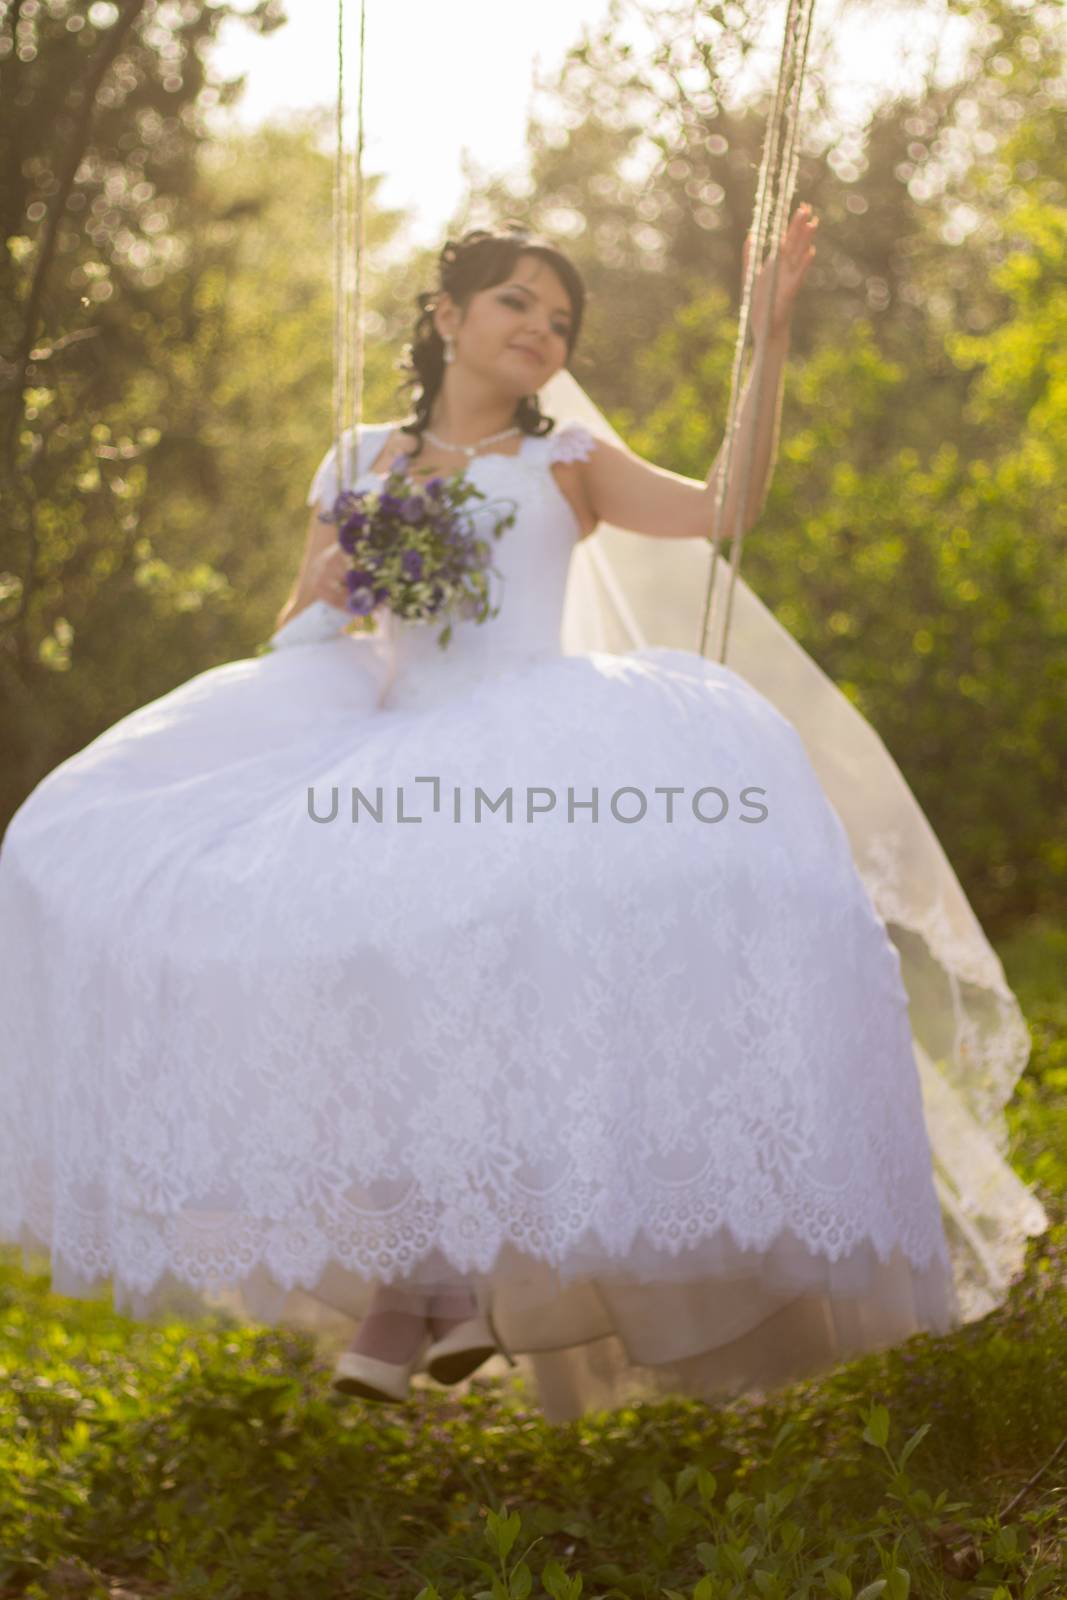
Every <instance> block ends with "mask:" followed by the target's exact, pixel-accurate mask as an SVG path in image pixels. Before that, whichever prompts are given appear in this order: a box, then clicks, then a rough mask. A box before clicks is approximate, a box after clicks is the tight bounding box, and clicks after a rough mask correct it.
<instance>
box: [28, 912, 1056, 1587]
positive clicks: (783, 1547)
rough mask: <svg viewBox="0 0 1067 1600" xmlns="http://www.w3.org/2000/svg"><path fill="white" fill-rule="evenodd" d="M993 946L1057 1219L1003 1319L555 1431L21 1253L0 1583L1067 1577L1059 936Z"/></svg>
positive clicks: (999, 1582)
mask: <svg viewBox="0 0 1067 1600" xmlns="http://www.w3.org/2000/svg"><path fill="white" fill-rule="evenodd" d="M1001 955H1002V958H1003V959H1004V962H1005V966H1006V969H1007V972H1008V977H1009V981H1010V982H1011V983H1012V986H1013V988H1014V989H1015V990H1016V993H1017V994H1018V995H1019V997H1020V1000H1021V1001H1022V1004H1023V1008H1024V1010H1025V1012H1026V1014H1027V1017H1028V1020H1029V1021H1030V1024H1031V1027H1032V1030H1033V1034H1034V1044H1035V1048H1034V1055H1033V1059H1032V1061H1031V1064H1030V1067H1029V1068H1028V1070H1027V1073H1026V1075H1025V1078H1024V1081H1023V1083H1022V1084H1021V1085H1020V1090H1019V1093H1018V1094H1017V1095H1016V1097H1015V1099H1014V1101H1013V1104H1012V1106H1011V1108H1010V1113H1009V1120H1010V1124H1011V1129H1012V1135H1013V1160H1014V1163H1015V1166H1016V1168H1017V1170H1018V1171H1019V1172H1020V1173H1021V1174H1022V1176H1023V1177H1024V1178H1026V1179H1027V1180H1028V1181H1030V1182H1033V1183H1035V1184H1036V1185H1037V1186H1038V1191H1039V1193H1040V1195H1041V1198H1042V1199H1043V1200H1044V1202H1045V1204H1046V1206H1047V1207H1048V1208H1049V1211H1050V1214H1051V1215H1052V1216H1053V1218H1054V1225H1053V1228H1052V1230H1051V1231H1050V1233H1049V1234H1048V1235H1046V1237H1045V1238H1043V1239H1040V1240H1034V1241H1032V1242H1031V1245H1030V1251H1029V1256H1028V1260H1027V1267H1026V1271H1025V1273H1024V1275H1023V1276H1022V1278H1021V1279H1020V1281H1019V1282H1018V1283H1017V1284H1016V1285H1015V1287H1014V1289H1013V1290H1012V1293H1011V1295H1010V1296H1009V1298H1008V1300H1007V1301H1006V1303H1005V1304H1004V1305H1003V1306H1001V1307H1000V1308H998V1310H997V1311H996V1312H995V1313H993V1314H992V1315H990V1316H989V1317H986V1318H985V1319H984V1320H983V1321H982V1322H980V1323H974V1324H971V1325H969V1326H967V1327H965V1328H962V1329H960V1330H959V1331H957V1332H956V1333H954V1334H952V1335H951V1336H949V1337H946V1338H934V1337H930V1336H920V1337H918V1338H915V1339H912V1340H910V1341H908V1343H907V1344H906V1345H903V1346H901V1347H899V1348H898V1349H896V1350H892V1351H888V1352H885V1353H882V1354H879V1355H875V1356H868V1357H865V1358H864V1359H862V1360H860V1361H855V1362H852V1363H850V1364H848V1365H844V1366H841V1367H839V1368H838V1369H837V1370H835V1371H834V1372H833V1373H831V1374H829V1375H828V1376H826V1377H824V1378H822V1379H820V1380H818V1381H812V1382H805V1383H800V1384H796V1385H794V1386H793V1387H791V1388H790V1389H788V1390H782V1391H780V1392H779V1393H777V1394H776V1395H775V1396H774V1397H773V1399H772V1400H770V1401H768V1402H765V1403H757V1402H756V1400H754V1399H751V1398H748V1399H742V1400H739V1401H736V1402H734V1403H732V1404H730V1405H723V1406H719V1407H715V1406H710V1405H704V1404H701V1403H698V1402H692V1401H673V1402H657V1403H654V1404H652V1403H649V1404H645V1405H642V1406H639V1407H634V1408H628V1409H624V1410H619V1411H615V1412H606V1413H603V1414H601V1415H599V1416H597V1417H593V1418H584V1419H582V1420H581V1421H579V1422H574V1423H570V1424H567V1425H565V1426H562V1427H561V1426H556V1427H553V1426H551V1425H549V1424H547V1423H545V1422H544V1421H543V1420H542V1419H541V1417H540V1415H539V1413H538V1411H537V1408H536V1405H535V1403H534V1402H533V1398H532V1396H530V1395H529V1394H528V1393H525V1392H524V1391H523V1389H522V1388H521V1385H520V1386H518V1387H510V1388H509V1387H505V1386H504V1385H502V1384H501V1383H498V1382H496V1381H486V1382H479V1381H478V1380H477V1379H475V1380H474V1381H473V1382H472V1384H471V1385H470V1386H469V1392H467V1393H463V1394H456V1393H449V1392H447V1391H437V1390H429V1389H427V1390H426V1391H424V1392H423V1393H422V1394H420V1396H419V1398H418V1400H417V1401H416V1402H414V1403H413V1404H412V1405H410V1406H409V1407H381V1408H372V1407H364V1406H361V1405H359V1404H358V1403H355V1402H351V1401H345V1400H343V1399H341V1398H340V1397H339V1396H334V1395H333V1393H332V1391H331V1390H330V1388H329V1366H328V1362H327V1360H326V1359H325V1358H324V1357H323V1356H322V1355H317V1354H316V1352H315V1349H314V1347H313V1345H312V1344H311V1342H310V1340H308V1339H306V1338H304V1337H303V1336H301V1335H296V1334H292V1333H288V1332H285V1331H284V1330H276V1329H271V1330H265V1329H254V1328H245V1327H239V1326H236V1325H234V1324H232V1323H230V1322H229V1321H228V1319H226V1318H224V1317H222V1316H218V1317H216V1318H214V1319H212V1320H211V1321H209V1322H205V1323H198V1324H196V1325H195V1326H185V1325H183V1324H181V1323H179V1322H173V1323H159V1324H147V1323H136V1322H131V1321H129V1320H128V1319H126V1318H124V1317H120V1316H117V1315H116V1314H115V1313H114V1312H113V1311H112V1310H111V1309H110V1306H109V1305H108V1304H107V1301H106V1297H105V1296H104V1295H103V1294H102V1295H101V1298H100V1299H99V1300H95V1301H73V1300H63V1299H60V1298H58V1297H56V1296H53V1295H51V1294H50V1293H49V1289H48V1278H47V1274H46V1273H44V1272H41V1273H38V1274H34V1273H24V1272H23V1271H22V1270H21V1268H20V1267H19V1265H18V1258H17V1252H15V1251H11V1250H8V1251H5V1252H4V1253H3V1261H4V1265H3V1267H2V1269H0V1374H2V1376H3V1379H4V1382H3V1384H2V1385H0V1596H3V1597H7V1596H15V1595H19V1596H23V1595H25V1596H33V1597H37V1600H41V1597H44V1596H49V1597H51V1596H78V1597H85V1600H95V1597H97V1596H99V1597H103V1596H109V1597H111V1600H133V1597H135V1596H161V1597H166V1600H177V1597H185V1596H197V1597H200V1596H220V1597H235V1600H236V1597H241V1600H259V1597H267V1596H270V1597H274V1596H277V1597H280V1600H281V1597H284V1600H290V1597H291V1600H318V1597H323V1600H325V1597H329V1600H347V1597H353V1600H355V1597H358V1600H376V1597H380V1596H405V1597H411V1600H416V1597H418V1596H420V1595H422V1597H423V1600H434V1597H435V1596H439V1597H440V1600H459V1597H460V1596H464V1597H466V1600H475V1597H476V1596H487V1597H492V1600H498V1597H499V1600H524V1597H526V1596H530V1597H532V1600H542V1597H544V1596H551V1597H553V1600H575V1597H577V1596H578V1595H581V1596H583V1597H584V1600H590V1597H594V1596H597V1597H604V1600H611V1597H617V1596H642V1597H644V1596H656V1597H657V1600H658V1597H660V1596H662V1597H665V1600H677V1597H684V1600H726V1597H730V1600H750V1597H756V1596H766V1597H768V1600H791V1597H793V1596H798V1597H800V1596H811V1597H813V1600H814V1597H820V1600H821V1597H823V1596H827V1597H833V1600H838V1597H840V1600H854V1597H858V1596H859V1595H860V1594H863V1595H864V1596H865V1597H866V1600H875V1597H876V1596H884V1597H885V1600H903V1597H905V1596H908V1595H912V1596H923V1597H925V1596H952V1597H955V1596H959V1597H967V1600H972V1597H973V1600H978V1597H987V1600H1008V1597H1015V1596H1019V1597H1021V1600H1031V1597H1036V1596H1037V1595H1039V1594H1045V1595H1047V1596H1052V1597H1054V1600H1063V1597H1067V1496H1065V1491H1064V1487H1063V1486H1064V1484H1065V1482H1067V1447H1065V1448H1064V1449H1063V1450H1062V1451H1061V1452H1060V1453H1059V1454H1058V1456H1057V1455H1056V1454H1055V1452H1056V1451H1057V1447H1058V1446H1059V1445H1060V1444H1061V1442H1062V1441H1063V1440H1064V1439H1065V1436H1067V1337H1065V1333H1067V1201H1065V1196H1067V998H1065V997H1064V995H1063V993H1062V990H1061V988H1060V984H1061V978H1060V974H1061V973H1063V972H1064V971H1067V960H1065V957H1067V933H1065V932H1064V931H1063V930H1061V929H1057V928H1049V927H1040V926H1035V927H1031V928H1027V929H1025V930H1023V931H1022V932H1020V933H1019V934H1018V935H1017V936H1015V937H1014V938H1013V939H1012V940H1011V941H1010V942H1008V943H1006V944H1004V945H1003V946H1002V947H1001ZM1031 1480H1034V1481H1031Z"/></svg>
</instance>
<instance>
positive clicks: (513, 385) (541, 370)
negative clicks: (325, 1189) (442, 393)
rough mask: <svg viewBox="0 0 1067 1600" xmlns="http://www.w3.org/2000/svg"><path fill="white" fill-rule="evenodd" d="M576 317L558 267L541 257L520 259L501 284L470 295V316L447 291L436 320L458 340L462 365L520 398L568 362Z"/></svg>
mask: <svg viewBox="0 0 1067 1600" xmlns="http://www.w3.org/2000/svg"><path fill="white" fill-rule="evenodd" d="M573 315H574V313H573V311H572V310H571V302H570V296H569V295H568V293H567V290H566V288H565V286H564V284H563V280H562V279H561V278H560V276H559V274H558V273H557V272H556V271H555V269H554V268H553V267H551V266H550V265H549V263H548V262H547V261H544V260H542V259H541V257H540V256H531V255H520V256H519V257H518V259H517V260H516V262H515V266H514V267H513V269H512V270H511V272H510V273H509V274H508V275H507V277H506V278H505V279H504V281H503V282H502V283H494V284H493V285H492V286H491V287H490V288H488V289H480V290H478V291H477V293H475V294H473V295H471V297H470V300H469V301H468V302H467V310H466V315H465V316H464V315H461V313H460V312H459V310H458V308H457V307H456V306H455V304H454V303H453V302H452V300H451V297H450V296H449V295H448V294H447V292H444V293H442V295H441V296H440V300H439V306H438V311H437V318H436V322H437V328H438V331H439V332H440V333H441V334H442V336H444V335H446V334H448V335H451V337H452V338H453V339H454V340H455V353H456V365H457V366H459V365H463V366H465V367H467V368H468V369H469V370H470V371H473V372H476V373H478V374H479V375H480V376H482V377H486V378H491V379H493V380H494V382H496V383H497V384H498V385H499V386H500V387H501V388H502V389H504V390H505V391H506V392H507V393H509V394H513V395H514V396H515V397H516V399H520V398H521V397H522V396H523V395H526V394H533V393H535V392H536V391H537V390H538V389H540V388H541V386H542V384H545V383H547V382H548V380H549V379H550V378H551V377H552V376H553V375H554V374H555V373H557V372H558V371H559V370H560V368H561V367H562V366H563V365H564V363H565V362H566V359H567V341H568V335H569V331H570V327H571V319H572V317H573Z"/></svg>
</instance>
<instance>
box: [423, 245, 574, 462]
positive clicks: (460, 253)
mask: <svg viewBox="0 0 1067 1600" xmlns="http://www.w3.org/2000/svg"><path fill="white" fill-rule="evenodd" d="M522 255H533V256H540V258H541V259H542V260H543V261H547V262H548V264H549V266H551V267H552V268H553V269H554V270H555V271H556V272H557V273H558V274H559V277H560V278H561V279H562V282H563V286H564V288H565V289H566V291H567V294H568V296H569V298H570V302H571V311H572V317H571V324H570V329H569V332H568V334H567V359H568V361H569V360H570V358H571V355H572V354H573V352H574V347H575V345H576V344H577V342H578V333H579V330H580V328H581V322H582V312H583V310H584V308H585V285H584V284H583V282H582V279H581V276H580V274H579V272H578V269H577V268H576V267H575V266H574V264H573V263H572V262H570V261H568V259H567V257H566V256H565V255H564V254H563V252H562V251H561V250H558V249H557V248H556V246H555V245H553V244H551V243H550V242H549V241H548V240H547V239H544V238H541V237H540V236H539V235H537V234H533V233H530V232H529V231H528V230H527V228H526V227H525V226H524V224H523V223H521V222H515V221H507V222H505V223H504V225H503V227H502V228H500V229H499V230H495V231H494V230H492V229H489V228H470V229H468V230H467V232H466V233H465V234H463V236H462V238H460V239H459V240H457V241H453V240H451V239H449V240H448V242H447V244H446V245H445V247H444V249H443V250H442V251H441V254H440V256H439V257H438V269H437V277H438V285H437V288H436V289H428V290H426V291H425V292H424V293H423V294H420V295H418V296H417V304H418V307H419V316H418V320H417V321H416V323H415V331H414V334H413V335H412V339H411V343H410V344H408V345H405V347H404V353H403V356H402V357H401V360H400V363H399V366H400V370H401V371H402V372H407V373H410V377H407V378H405V379H403V380H402V381H401V383H400V385H399V389H400V390H401V391H403V390H404V389H409V388H412V387H414V389H415V395H414V408H415V416H414V419H413V420H412V421H410V422H404V423H401V429H402V431H403V432H404V433H413V434H414V435H415V439H416V444H415V447H414V449H413V450H412V451H411V452H410V454H411V455H412V457H415V456H417V455H418V454H419V452H420V451H421V449H422V445H423V438H422V435H423V430H424V429H425V428H426V427H427V426H428V425H429V421H430V411H431V409H432V407H433V403H434V400H435V399H436V397H437V392H438V390H439V389H440V387H441V381H442V378H443V377H444V371H445V346H444V340H443V339H442V338H441V335H440V334H439V333H438V331H437V329H436V328H435V327H434V321H433V313H434V307H435V305H436V304H437V296H438V295H439V294H440V292H441V290H442V289H447V291H448V293H449V294H450V295H451V297H452V299H453V300H454V301H455V302H456V304H457V305H458V306H460V307H461V308H463V307H466V305H467V302H468V301H469V300H470V297H471V295H473V294H475V293H477V292H478V291H479V290H481V289H490V288H492V286H493V285H494V284H496V283H503V282H504V280H505V279H506V278H507V276H508V274H509V273H510V272H511V270H512V268H513V267H514V265H515V263H516V261H517V260H518V259H519V257H520V256H522ZM515 421H516V422H517V423H518V425H519V427H520V428H521V429H522V431H523V432H524V433H530V434H537V435H541V434H546V433H551V431H552V429H553V428H554V427H555V425H556V422H555V418H554V417H546V416H545V414H544V412H543V411H542V410H541V407H540V405H539V404H538V400H537V396H536V394H533V395H523V397H522V399H521V400H520V401H519V403H518V406H517V407H516V411H515Z"/></svg>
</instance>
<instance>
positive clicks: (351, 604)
mask: <svg viewBox="0 0 1067 1600" xmlns="http://www.w3.org/2000/svg"><path fill="white" fill-rule="evenodd" d="M348 610H349V611H354V612H355V614H356V616H357V617H365V616H366V615H367V613H368V612H369V611H373V610H374V591H373V590H372V589H367V588H363V589H353V591H352V593H351V594H350V595H349V597H348Z"/></svg>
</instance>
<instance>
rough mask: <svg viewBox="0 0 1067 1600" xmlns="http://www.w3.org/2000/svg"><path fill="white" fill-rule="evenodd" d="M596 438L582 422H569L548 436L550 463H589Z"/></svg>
mask: <svg viewBox="0 0 1067 1600" xmlns="http://www.w3.org/2000/svg"><path fill="white" fill-rule="evenodd" d="M595 444H596V437H595V435H594V434H592V433H590V431H589V429H588V428H587V427H586V426H585V424H584V423H582V422H567V423H565V424H564V425H563V427H562V428H560V429H559V431H558V432H555V431H553V432H552V433H550V434H549V436H548V459H549V461H588V459H589V457H590V455H591V454H592V453H593V447H594V446H595Z"/></svg>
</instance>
